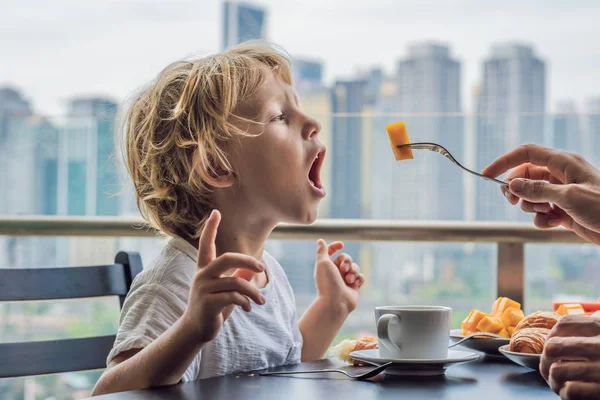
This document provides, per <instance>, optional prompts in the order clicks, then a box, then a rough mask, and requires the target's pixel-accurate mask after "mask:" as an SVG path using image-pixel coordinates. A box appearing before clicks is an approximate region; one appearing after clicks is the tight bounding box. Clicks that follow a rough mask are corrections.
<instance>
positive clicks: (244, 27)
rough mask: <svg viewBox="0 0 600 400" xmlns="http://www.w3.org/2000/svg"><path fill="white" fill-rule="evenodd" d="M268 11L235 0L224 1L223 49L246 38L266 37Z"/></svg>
mask: <svg viewBox="0 0 600 400" xmlns="http://www.w3.org/2000/svg"><path fill="white" fill-rule="evenodd" d="M266 16H267V13H266V11H265V10H264V9H263V8H261V7H257V6H255V5H252V4H249V3H239V2H237V1H235V0H233V1H224V2H223V43H222V44H223V49H227V48H228V47H231V46H235V45H237V44H240V43H242V42H245V41H246V40H251V39H265V24H266Z"/></svg>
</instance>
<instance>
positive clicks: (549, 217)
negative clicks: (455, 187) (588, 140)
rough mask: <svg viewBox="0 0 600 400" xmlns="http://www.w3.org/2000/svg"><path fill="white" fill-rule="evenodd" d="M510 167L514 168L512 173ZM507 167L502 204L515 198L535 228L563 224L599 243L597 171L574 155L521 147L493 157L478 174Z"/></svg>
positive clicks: (599, 182) (599, 184)
mask: <svg viewBox="0 0 600 400" xmlns="http://www.w3.org/2000/svg"><path fill="white" fill-rule="evenodd" d="M513 168H514V169H513ZM510 169H513V170H512V171H511V173H510V174H509V175H508V177H507V181H508V182H509V187H508V189H507V188H506V187H504V186H503V187H502V191H503V192H504V195H505V196H506V198H507V199H508V201H509V202H510V203H511V204H513V205H515V204H517V203H518V202H519V200H521V208H522V209H523V211H525V212H530V213H534V214H535V218H534V223H535V225H536V226H537V227H538V228H541V229H548V228H554V227H557V226H561V225H562V226H563V227H565V228H567V229H570V230H572V231H573V232H575V233H576V234H577V235H579V236H580V237H582V238H583V239H585V240H587V241H589V242H592V243H596V244H600V171H599V170H598V169H597V168H596V167H594V166H593V165H591V164H590V163H588V162H587V161H586V160H585V159H584V158H583V157H581V156H579V155H577V154H571V153H566V152H562V151H558V150H553V149H549V148H545V147H541V146H537V145H532V144H527V145H523V146H520V147H518V148H517V149H515V150H514V151H512V152H510V153H507V154H505V155H503V156H502V157H500V158H498V159H497V160H496V161H494V162H493V163H492V164H490V165H489V166H488V167H486V168H485V169H484V170H483V171H482V174H483V175H486V176H490V177H493V178H496V177H498V176H499V175H502V174H503V173H505V172H507V171H508V170H510Z"/></svg>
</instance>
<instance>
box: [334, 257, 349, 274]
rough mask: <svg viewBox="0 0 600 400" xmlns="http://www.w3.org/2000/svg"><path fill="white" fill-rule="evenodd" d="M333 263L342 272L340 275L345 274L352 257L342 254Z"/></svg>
mask: <svg viewBox="0 0 600 400" xmlns="http://www.w3.org/2000/svg"><path fill="white" fill-rule="evenodd" d="M333 263H334V264H335V265H336V266H337V267H338V268H339V269H340V271H342V273H346V272H348V271H350V269H351V266H352V257H350V256H349V255H348V254H346V253H343V254H340V255H339V256H337V257H336V259H335V260H334V261H333Z"/></svg>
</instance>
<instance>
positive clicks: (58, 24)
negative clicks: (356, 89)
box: [0, 0, 600, 116]
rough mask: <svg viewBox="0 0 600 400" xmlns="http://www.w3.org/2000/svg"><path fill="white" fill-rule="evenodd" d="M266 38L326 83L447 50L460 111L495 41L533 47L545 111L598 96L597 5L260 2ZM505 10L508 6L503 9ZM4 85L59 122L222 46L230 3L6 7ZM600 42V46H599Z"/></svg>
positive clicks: (584, 0)
mask: <svg viewBox="0 0 600 400" xmlns="http://www.w3.org/2000/svg"><path fill="white" fill-rule="evenodd" d="M250 2H252V3H255V4H258V5H260V6H263V7H265V8H266V9H267V10H268V27H267V34H268V39H269V40H271V41H274V42H276V43H278V44H279V45H282V46H283V47H284V48H285V49H286V50H287V51H288V52H289V53H290V54H292V55H293V56H307V57H311V58H316V59H319V60H321V61H323V62H324V63H325V73H326V81H327V82H329V83H330V82H332V81H333V80H334V79H336V78H351V77H352V76H354V75H355V74H356V73H357V71H360V70H364V69H366V68H369V67H373V66H381V67H383V68H384V70H385V71H386V72H387V73H392V72H393V70H394V65H395V63H396V61H397V60H398V59H400V58H402V57H403V56H405V55H406V48H407V44H409V43H414V42H421V41H429V40H433V41H437V42H442V43H446V44H448V45H449V46H450V48H451V54H452V56H453V57H455V58H456V59H458V60H459V61H461V63H462V82H461V85H462V99H463V100H462V103H463V104H462V107H463V110H464V111H467V112H468V111H470V107H471V92H472V89H473V87H474V86H475V85H476V84H477V83H478V82H479V80H480V77H481V62H482V61H483V60H484V59H485V57H486V56H487V55H488V54H489V51H490V47H491V46H492V45H493V44H496V43H501V42H507V41H508V42H523V43H526V44H529V45H532V46H533V47H534V49H535V52H536V54H537V55H538V56H539V57H541V58H542V59H543V60H545V61H546V62H547V63H548V65H547V74H548V77H547V89H548V100H547V107H548V109H549V110H550V111H554V110H555V108H556V107H555V105H556V104H557V103H558V102H560V101H563V100H572V101H575V102H576V104H577V105H578V107H579V109H580V110H582V109H583V105H584V104H585V102H586V101H587V100H588V99H589V98H591V97H598V96H600V45H598V44H597V40H598V39H597V38H599V37H600V1H597V0H577V1H573V0H571V1H567V0H564V1H559V0H546V1H534V0H520V1H519V0H504V1H502V2H498V1H492V0H453V1H432V0H414V1H404V0H397V1H392V0H387V1H384V0H368V1H358V0H302V1H298V0H261V1H257V2H253V1H250ZM500 3H501V4H500ZM0 6H1V10H2V12H0V86H6V85H10V86H12V87H15V88H17V89H18V90H20V91H21V92H22V93H23V94H24V95H25V97H26V98H27V99H28V100H29V101H31V103H32V105H33V107H34V110H35V111H36V112H38V113H41V114H44V115H51V116H58V115H61V114H64V113H65V112H66V107H67V104H68V100H69V98H71V97H73V96H79V95H103V96H109V97H112V98H114V99H115V100H117V101H123V100H125V99H126V98H127V96H129V95H130V94H131V93H132V92H134V91H135V90H136V89H137V88H139V87H140V86H141V85H143V84H145V83H146V82H148V81H149V80H151V79H152V78H154V77H155V76H156V74H157V73H158V72H159V71H160V70H161V69H162V68H164V67H165V66H166V65H168V64H169V63H171V62H173V61H176V60H178V59H181V58H185V57H190V56H202V55H207V54H210V53H214V52H217V51H219V50H220V48H221V29H222V24H221V20H222V2H221V1H220V0H196V1H194V0H169V1H167V0H162V1H158V0H157V1H134V0H85V1H81V0H53V1H51V2H48V1H46V0H0ZM594 38H596V39H594Z"/></svg>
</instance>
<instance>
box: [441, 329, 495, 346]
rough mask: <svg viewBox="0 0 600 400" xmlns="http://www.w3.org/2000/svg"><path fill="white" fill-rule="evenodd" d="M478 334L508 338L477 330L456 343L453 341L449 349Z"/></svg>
mask: <svg viewBox="0 0 600 400" xmlns="http://www.w3.org/2000/svg"><path fill="white" fill-rule="evenodd" d="M478 336H484V337H491V338H496V339H506V338H505V337H504V336H500V335H496V334H495V333H489V332H475V333H471V334H470V335H468V336H465V337H464V338H462V339H460V340H459V341H458V342H456V343H452V344H451V345H450V346H448V348H449V349H451V348H453V347H454V346H458V345H459V344H461V343H464V342H466V341H467V340H470V339H473V338H475V337H478Z"/></svg>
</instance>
